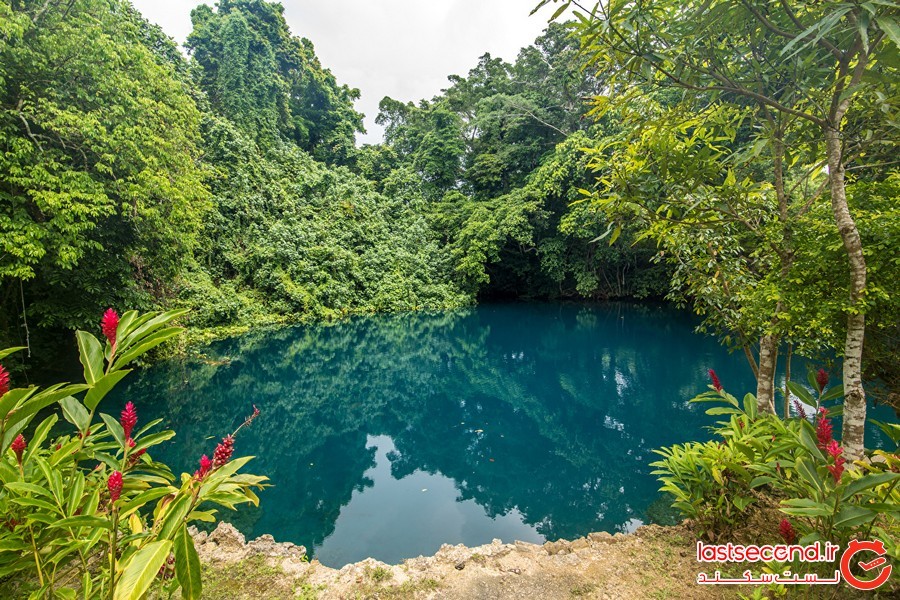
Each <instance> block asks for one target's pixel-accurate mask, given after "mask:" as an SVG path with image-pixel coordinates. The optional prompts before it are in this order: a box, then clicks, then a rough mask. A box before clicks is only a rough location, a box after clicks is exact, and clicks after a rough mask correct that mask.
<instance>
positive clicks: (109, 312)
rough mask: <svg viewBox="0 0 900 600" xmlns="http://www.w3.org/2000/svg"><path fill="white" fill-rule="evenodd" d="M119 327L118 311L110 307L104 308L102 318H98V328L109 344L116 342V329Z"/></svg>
mask: <svg viewBox="0 0 900 600" xmlns="http://www.w3.org/2000/svg"><path fill="white" fill-rule="evenodd" d="M118 328H119V313H117V312H116V311H114V310H113V309H111V308H108V309H106V312H105V313H103V318H102V319H100V330H101V331H102V332H103V335H105V336H106V339H108V340H109V343H110V344H111V345H115V343H116V330H117V329H118Z"/></svg>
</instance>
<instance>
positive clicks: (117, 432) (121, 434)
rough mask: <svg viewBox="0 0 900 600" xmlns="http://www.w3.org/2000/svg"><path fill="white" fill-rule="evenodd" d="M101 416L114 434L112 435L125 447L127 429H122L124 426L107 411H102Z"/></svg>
mask: <svg viewBox="0 0 900 600" xmlns="http://www.w3.org/2000/svg"><path fill="white" fill-rule="evenodd" d="M100 418H101V419H103V422H104V423H106V428H107V429H109V432H110V433H111V434H112V436H113V437H114V438H116V441H117V442H119V445H120V446H122V447H123V448H124V447H125V430H124V429H122V426H121V425H120V424H119V422H118V421H116V420H115V419H114V418H112V417H111V416H109V415H108V414H106V413H100Z"/></svg>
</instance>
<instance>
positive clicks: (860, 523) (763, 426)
mask: <svg viewBox="0 0 900 600" xmlns="http://www.w3.org/2000/svg"><path fill="white" fill-rule="evenodd" d="M711 388H713V389H712V390H711V391H709V392H705V393H703V394H700V395H699V396H697V397H696V398H694V399H693V400H692V402H716V403H720V404H723V406H716V407H713V408H710V409H709V410H707V411H706V412H707V414H710V415H719V416H727V417H728V420H727V421H721V422H719V423H717V424H716V426H715V427H713V428H712V430H713V431H714V432H715V433H716V434H717V435H718V436H719V437H720V438H721V441H718V442H706V443H699V442H690V443H687V444H679V445H676V446H672V447H671V448H663V449H661V450H657V451H656V452H657V453H658V454H660V455H661V456H662V457H663V459H662V460H660V461H656V462H654V463H652V466H653V467H655V468H656V470H655V471H653V473H654V474H655V475H658V476H659V478H660V481H661V482H662V483H663V486H662V488H660V489H661V491H665V492H667V493H669V494H671V495H672V496H674V498H675V502H674V503H673V506H674V507H676V508H678V509H679V510H681V511H682V512H683V513H684V514H685V515H686V516H688V517H690V518H692V519H695V520H696V521H697V523H698V524H699V526H700V527H701V530H702V531H703V532H704V534H705V535H706V536H707V537H708V538H710V539H715V537H716V536H720V535H721V534H722V533H724V532H725V531H727V530H728V528H730V527H731V526H733V525H735V523H736V522H737V520H738V519H739V518H740V515H741V513H743V512H744V511H745V509H746V508H747V507H748V506H749V505H751V504H752V503H753V502H754V501H755V499H756V498H758V497H759V495H760V493H761V492H762V493H766V494H768V495H769V496H771V497H772V498H774V499H776V500H778V501H779V502H780V510H781V512H783V513H784V514H785V515H786V517H787V518H786V519H785V520H784V521H782V522H781V523H775V524H773V528H772V531H773V533H774V532H777V531H779V530H780V532H781V534H782V536H783V537H786V538H787V537H792V536H796V537H797V538H799V542H800V543H802V544H808V543H812V542H815V541H823V542H824V541H826V540H827V541H831V542H833V543H837V544H841V545H845V544H846V543H847V542H848V541H849V540H850V539H853V538H859V539H866V538H869V537H870V536H871V534H872V533H875V534H877V535H879V538H880V539H882V540H883V541H885V543H886V544H887V545H888V546H889V552H892V553H893V555H894V556H897V554H896V552H897V545H896V544H894V543H893V542H891V540H894V539H897V538H898V533H900V489H898V483H900V459H898V457H897V455H896V454H890V453H887V452H885V451H882V450H876V451H875V452H873V453H870V456H869V458H867V459H866V460H862V461H856V462H855V463H854V464H853V465H848V464H847V463H846V461H845V460H844V458H843V457H842V453H843V449H842V448H841V446H840V444H839V443H838V442H837V441H836V440H834V439H833V438H832V427H831V422H830V418H831V417H832V416H834V415H835V414H838V413H839V412H840V407H839V406H838V407H833V408H831V409H828V408H826V407H825V406H824V402H826V401H828V400H830V399H833V398H834V397H836V396H838V395H840V392H839V388H838V389H837V391H835V390H832V391H831V392H830V393H823V392H824V385H823V384H819V385H817V386H816V389H817V390H818V391H819V397H818V401H816V399H813V398H812V397H811V396H810V395H809V394H808V393H807V394H806V397H805V399H806V400H812V402H813V403H814V406H815V405H818V409H817V412H816V415H815V426H814V425H813V423H811V422H810V420H808V419H807V418H806V417H805V416H803V415H802V414H801V415H799V416H796V417H793V418H788V419H781V418H779V417H778V416H776V415H772V414H758V413H757V411H756V399H755V398H754V397H753V395H752V394H747V395H746V396H745V398H744V401H743V403H742V405H741V403H738V401H737V399H736V398H735V397H734V396H732V395H731V394H728V393H727V392H725V391H724V390H722V389H721V386H720V385H717V384H714V385H713V386H711ZM879 425H880V426H881V427H882V429H884V430H885V432H886V433H888V435H890V436H891V437H892V439H894V441H895V442H896V441H900V426H896V425H888V424H879ZM848 467H850V468H848ZM791 541H793V540H791Z"/></svg>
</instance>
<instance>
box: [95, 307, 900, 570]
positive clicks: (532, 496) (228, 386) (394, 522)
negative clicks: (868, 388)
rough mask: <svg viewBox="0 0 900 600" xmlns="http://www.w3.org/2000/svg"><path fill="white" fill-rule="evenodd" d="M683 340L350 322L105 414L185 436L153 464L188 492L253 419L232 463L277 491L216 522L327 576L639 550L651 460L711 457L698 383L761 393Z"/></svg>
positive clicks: (592, 328) (641, 326) (654, 315)
mask: <svg viewBox="0 0 900 600" xmlns="http://www.w3.org/2000/svg"><path fill="white" fill-rule="evenodd" d="M693 326H694V321H693V319H692V317H691V316H690V315H689V314H685V313H682V312H678V311H675V310H673V309H671V308H668V307H664V306H653V305H650V306H647V305H618V304H617V305H576V304H496V305H484V306H480V307H477V308H473V309H467V310H462V311H458V312H451V313H443V314H438V315H425V314H404V315H395V316H375V317H367V318H355V319H350V320H347V321H343V322H340V323H337V324H332V325H322V326H304V327H296V328H290V329H282V330H278V331H275V332H267V333H260V334H257V335H253V334H251V335H247V336H243V337H239V338H235V339H232V340H228V341H224V342H220V343H216V344H214V345H212V346H211V347H209V348H208V349H206V351H205V354H206V356H205V358H204V359H202V360H189V361H172V362H168V363H164V364H161V365H158V366H156V367H153V368H151V369H148V370H146V371H143V372H141V373H140V374H137V375H134V376H132V377H133V379H131V380H130V384H129V385H128V386H126V387H125V389H124V391H123V392H122V393H119V394H118V397H117V398H115V399H113V400H111V401H109V402H108V403H107V404H106V410H108V411H110V412H115V411H118V410H120V409H119V408H118V407H119V406H120V405H121V404H122V403H124V401H125V399H126V398H127V399H130V400H132V401H134V402H135V404H136V405H137V406H138V410H139V413H140V417H141V421H142V422H144V423H146V422H148V421H149V420H150V419H151V418H155V417H162V418H164V419H165V421H166V424H167V426H168V427H170V428H172V429H174V430H175V431H176V432H177V436H176V438H175V440H174V441H173V442H171V443H168V444H167V445H165V446H164V447H162V448H161V449H159V450H157V451H156V452H155V457H156V458H159V459H163V460H166V461H167V462H169V463H170V464H171V465H172V466H173V468H175V469H179V470H184V471H188V472H193V470H194V469H195V468H196V461H197V459H198V458H199V456H200V455H201V454H204V453H205V454H211V453H212V450H213V448H214V446H215V443H216V441H217V440H216V439H215V438H218V437H220V436H221V435H223V434H224V433H226V432H228V431H231V430H232V429H234V427H236V426H237V425H238V424H239V423H240V422H241V420H242V419H243V417H244V416H246V415H247V414H249V413H250V411H251V410H252V408H251V405H253V404H255V405H257V406H258V407H259V408H260V410H261V411H262V414H261V416H260V417H259V418H258V420H257V421H256V422H255V423H254V424H253V426H252V428H250V429H249V430H245V431H243V432H241V434H240V436H239V437H238V439H237V443H236V455H248V454H252V455H256V456H257V457H258V458H257V459H256V460H255V461H253V462H251V464H250V467H251V468H250V469H249V471H251V472H254V473H258V474H264V475H267V476H268V477H269V478H271V480H272V483H273V484H274V487H273V488H270V489H267V490H265V491H263V492H262V493H261V494H260V497H261V505H260V507H259V508H258V509H257V508H254V507H252V506H251V507H249V508H246V509H242V510H241V511H239V512H236V513H232V512H230V511H229V512H226V513H224V514H223V515H222V516H223V519H225V520H227V521H231V522H232V523H234V525H235V526H237V527H238V528H239V529H240V530H241V531H243V532H244V534H245V535H247V536H248V537H256V536H259V535H261V534H264V533H270V534H272V535H274V536H275V538H276V539H278V540H279V541H291V542H294V543H297V544H303V545H305V546H306V547H307V548H308V549H309V550H310V551H311V553H312V554H313V555H314V556H315V557H316V558H318V559H319V560H321V561H322V562H323V563H324V564H326V565H329V566H341V565H343V564H345V563H347V562H352V561H356V560H360V559H363V558H365V557H367V556H372V557H375V558H377V559H380V560H384V561H387V562H396V561H399V560H402V559H404V558H408V557H413V556H417V555H419V554H431V553H433V552H435V551H436V550H437V549H438V548H439V547H440V545H441V544H442V543H451V544H456V543H464V544H467V545H474V544H482V543H488V542H490V541H491V540H492V539H493V538H500V539H502V540H504V541H513V540H515V539H520V540H526V541H534V542H540V541H543V540H546V539H549V540H553V539H558V538H569V539H570V538H573V537H577V536H581V535H584V534H586V533H588V532H590V531H610V532H616V531H631V530H633V529H634V528H636V527H637V526H639V525H640V524H642V523H645V522H648V521H651V520H659V519H663V518H665V517H666V516H667V510H666V506H667V502H662V501H660V496H659V494H658V492H657V488H658V487H659V486H658V484H657V482H656V481H655V479H654V478H653V477H652V476H650V474H649V471H650V470H651V469H650V468H649V467H648V462H650V461H651V460H653V458H654V456H655V455H653V454H652V453H651V450H652V449H653V448H657V447H659V446H663V445H668V444H674V443H678V442H684V441H688V440H692V439H704V438H707V437H708V433H707V432H706V431H705V430H704V426H707V425H710V424H712V422H713V420H714V419H713V418H712V417H708V416H706V415H705V414H703V410H704V409H705V408H708V406H702V405H691V404H689V403H688V399H690V398H691V397H692V396H694V395H696V394H697V393H698V392H700V391H703V390H705V389H706V385H707V383H708V378H707V369H709V368H715V369H716V371H717V372H718V373H719V376H720V378H721V380H722V382H723V384H724V385H725V387H726V389H728V390H731V391H732V392H733V393H736V395H739V396H742V395H743V393H744V392H745V391H749V390H752V389H754V388H755V385H754V383H753V377H752V374H751V372H750V370H749V368H748V367H747V365H746V362H745V359H744V358H743V356H742V355H739V354H733V355H729V354H728V353H727V352H726V351H725V350H723V349H722V348H721V347H720V346H719V345H718V344H717V343H716V341H715V340H713V339H711V338H709V337H705V336H702V335H697V334H694V333H693V332H692V328H693ZM795 369H797V370H799V366H795ZM795 372H796V371H795ZM879 416H880V417H881V418H884V419H887V420H893V416H892V413H891V411H889V410H885V409H882V411H881V412H879ZM868 435H869V437H868V439H867V441H868V444H869V445H880V444H885V443H886V441H885V440H883V439H881V438H880V437H879V436H878V434H877V433H875V432H870V433H869V434H868Z"/></svg>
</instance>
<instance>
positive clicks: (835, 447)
mask: <svg viewBox="0 0 900 600" xmlns="http://www.w3.org/2000/svg"><path fill="white" fill-rule="evenodd" d="M825 450H826V451H827V452H828V454H830V455H831V456H832V457H833V458H834V460H837V459H838V457H840V455H841V452H843V451H844V449H843V448H841V446H840V444H838V443H837V440H831V442H830V443H829V444H828V446H827V447H826V448H825Z"/></svg>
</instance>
